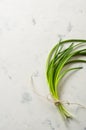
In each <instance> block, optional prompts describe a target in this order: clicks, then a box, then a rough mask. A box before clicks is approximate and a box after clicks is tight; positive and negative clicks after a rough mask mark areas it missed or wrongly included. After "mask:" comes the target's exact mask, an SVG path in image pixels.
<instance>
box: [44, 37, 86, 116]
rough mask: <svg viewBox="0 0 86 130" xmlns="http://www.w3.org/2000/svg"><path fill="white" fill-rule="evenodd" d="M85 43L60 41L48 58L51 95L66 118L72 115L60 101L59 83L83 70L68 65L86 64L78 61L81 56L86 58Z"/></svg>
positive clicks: (73, 40) (47, 70)
mask: <svg viewBox="0 0 86 130" xmlns="http://www.w3.org/2000/svg"><path fill="white" fill-rule="evenodd" d="M84 43H86V40H83V39H69V40H64V41H60V42H59V43H57V44H56V45H55V46H54V47H53V48H52V50H51V51H50V53H49V55H48V58H47V62H46V77H47V82H48V86H49V90H50V94H51V96H52V99H53V101H54V103H55V105H56V107H58V109H59V111H60V113H61V114H62V116H63V117H64V118H72V114H71V113H70V112H69V111H68V110H67V109H66V108H65V106H64V105H63V103H62V102H61V100H60V95H59V90H58V87H59V83H60V82H61V80H62V78H64V76H65V75H66V74H67V73H68V72H70V71H74V70H80V69H82V67H73V68H70V66H69V67H66V66H67V65H69V64H74V63H79V62H81V63H82V62H84V63H86V60H83V59H77V56H78V58H79V56H80V57H81V56H86V49H82V48H81V46H82V45H83V44H84ZM66 44H68V45H67V47H65V45H66ZM78 48H79V49H78Z"/></svg>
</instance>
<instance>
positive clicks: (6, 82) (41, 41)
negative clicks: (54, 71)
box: [0, 0, 86, 130]
mask: <svg viewBox="0 0 86 130" xmlns="http://www.w3.org/2000/svg"><path fill="white" fill-rule="evenodd" d="M69 38H83V39H86V0H42V1H41V0H0V130H37V129H38V130H74V129H75V130H77V129H78V130H86V110H85V109H82V108H80V107H79V106H74V105H70V106H67V107H68V109H69V110H70V112H72V113H73V114H75V116H76V119H74V120H71V121H68V122H65V121H64V120H63V119H62V117H61V115H60V114H59V112H58V110H57V109H56V107H55V106H54V105H53V103H51V102H49V101H48V100H47V96H48V94H49V90H48V87H47V83H46V79H45V61H46V57H47V55H48V52H49V50H50V49H51V48H52V47H53V45H55V43H57V41H59V39H69ZM78 65H79V66H80V65H81V66H83V67H84V69H83V70H80V71H77V72H76V73H74V74H73V75H70V76H68V77H66V78H65V79H64V81H63V82H62V83H61V84H60V86H61V88H60V89H61V98H62V99H64V100H65V101H66V100H68V101H70V102H78V103H82V104H84V105H85V106H86V80H85V79H86V78H85V77H86V65H85V64H78ZM31 78H32V79H33V80H34V84H35V88H36V91H34V89H35V88H34V87H33V85H32V83H31ZM37 93H38V94H39V93H40V95H41V96H39V95H38V94H37Z"/></svg>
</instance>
